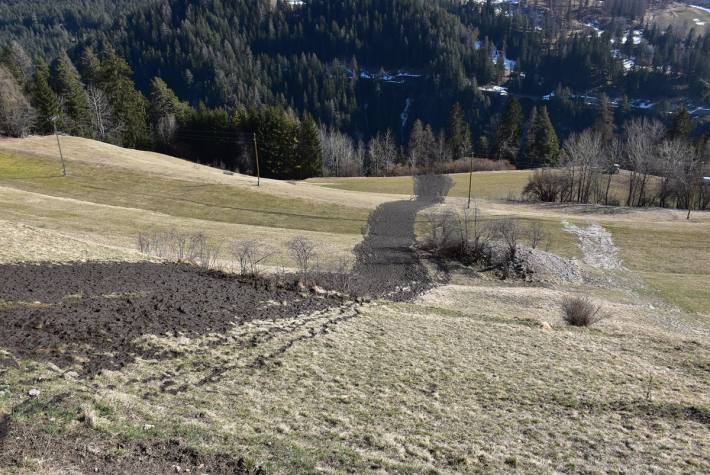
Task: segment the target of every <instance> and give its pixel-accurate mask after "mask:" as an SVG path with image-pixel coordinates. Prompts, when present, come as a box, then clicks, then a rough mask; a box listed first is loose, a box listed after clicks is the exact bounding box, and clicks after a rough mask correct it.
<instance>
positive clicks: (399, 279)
mask: <svg viewBox="0 0 710 475" xmlns="http://www.w3.org/2000/svg"><path fill="white" fill-rule="evenodd" d="M451 186H452V180H451V178H449V177H447V176H443V175H417V176H414V177H413V195H412V196H413V198H414V199H411V200H402V201H391V202H388V203H383V204H381V205H379V206H378V207H377V208H376V209H375V210H374V211H373V212H372V213H371V214H370V217H369V218H368V221H367V226H366V229H365V237H364V239H363V241H362V243H360V244H359V245H358V246H357V247H356V248H355V249H354V251H353V252H354V254H355V265H354V267H353V273H352V274H353V281H354V287H355V289H356V293H358V294H368V295H374V296H378V297H387V298H389V299H391V300H406V299H409V298H412V297H415V296H416V295H418V294H420V293H421V292H423V291H424V290H427V289H428V288H430V287H431V285H432V284H433V280H432V278H431V276H430V275H429V272H428V271H427V269H426V267H425V266H424V264H423V263H422V262H421V260H420V259H419V256H418V254H417V252H416V251H415V249H414V245H415V244H416V242H417V236H416V229H415V227H416V220H417V214H418V213H419V212H420V211H421V210H423V209H425V208H427V207H429V206H432V205H434V204H436V203H439V202H441V201H443V199H444V198H445V197H446V195H447V194H448V192H449V190H450V189H451Z"/></svg>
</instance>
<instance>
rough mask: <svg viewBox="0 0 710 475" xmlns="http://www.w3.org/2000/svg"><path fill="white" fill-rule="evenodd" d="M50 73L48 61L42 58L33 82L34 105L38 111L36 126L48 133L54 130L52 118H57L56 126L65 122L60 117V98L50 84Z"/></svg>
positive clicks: (60, 126) (40, 130)
mask: <svg viewBox="0 0 710 475" xmlns="http://www.w3.org/2000/svg"><path fill="white" fill-rule="evenodd" d="M49 80H50V75H49V66H47V63H45V62H44V61H42V60H40V61H39V62H38V63H37V66H36V68H35V75H34V80H33V82H32V105H33V106H34V107H35V109H36V111H37V119H36V128H37V130H38V131H39V132H40V133H44V134H48V133H51V132H53V131H54V125H53V124H52V118H53V117H54V118H56V127H57V128H58V129H61V128H62V126H63V124H62V120H61V117H60V107H59V99H58V98H57V95H56V94H55V93H54V91H53V90H52V88H51V87H50V85H49Z"/></svg>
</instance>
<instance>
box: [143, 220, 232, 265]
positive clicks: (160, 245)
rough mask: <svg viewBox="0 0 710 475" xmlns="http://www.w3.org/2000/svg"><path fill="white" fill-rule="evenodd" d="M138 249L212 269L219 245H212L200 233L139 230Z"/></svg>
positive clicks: (145, 252)
mask: <svg viewBox="0 0 710 475" xmlns="http://www.w3.org/2000/svg"><path fill="white" fill-rule="evenodd" d="M136 245H137V247H138V250H139V251H140V252H142V253H144V254H150V255H152V256H155V257H159V258H161V259H169V260H174V261H178V262H190V263H191V264H194V265H197V266H199V267H202V268H203V269H214V268H216V265H217V258H218V257H219V247H218V246H214V245H212V244H211V243H210V242H209V241H208V239H207V237H206V236H205V235H204V234H202V233H196V234H192V235H189V234H184V233H180V232H178V231H176V230H175V229H172V230H170V231H167V232H165V231H153V232H148V231H141V232H139V233H138V236H137V238H136Z"/></svg>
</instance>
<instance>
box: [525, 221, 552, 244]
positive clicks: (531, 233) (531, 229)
mask: <svg viewBox="0 0 710 475" xmlns="http://www.w3.org/2000/svg"><path fill="white" fill-rule="evenodd" d="M545 238H547V233H546V232H545V228H544V226H543V225H542V223H541V222H540V221H533V222H531V223H530V225H529V226H528V241H529V242H530V247H532V248H533V249H536V248H537V246H538V245H539V244H540V243H542V242H543V241H544V240H545Z"/></svg>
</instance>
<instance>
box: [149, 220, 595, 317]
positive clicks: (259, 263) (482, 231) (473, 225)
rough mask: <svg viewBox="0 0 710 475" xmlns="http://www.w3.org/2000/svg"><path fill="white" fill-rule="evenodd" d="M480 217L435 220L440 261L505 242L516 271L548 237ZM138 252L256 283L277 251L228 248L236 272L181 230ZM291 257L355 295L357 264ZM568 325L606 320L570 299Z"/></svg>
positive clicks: (305, 251) (294, 248)
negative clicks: (527, 249)
mask: <svg viewBox="0 0 710 475" xmlns="http://www.w3.org/2000/svg"><path fill="white" fill-rule="evenodd" d="M479 220H480V213H479V211H478V209H477V208H474V209H473V210H471V212H466V213H464V214H463V216H462V215H459V214H452V213H444V214H439V215H436V217H432V233H431V235H430V238H429V240H428V245H429V247H430V249H432V250H434V251H436V252H437V253H439V255H441V256H446V257H455V258H457V259H462V260H469V261H470V262H486V263H487V264H490V263H491V262H490V261H491V251H490V247H491V241H492V240H494V239H502V240H503V242H505V245H506V246H507V257H506V259H507V260H508V262H507V263H506V264H505V266H504V271H505V272H508V271H507V269H509V268H511V267H514V266H511V262H514V261H515V253H516V249H517V246H518V242H519V241H520V240H521V239H522V238H524V237H525V238H527V240H528V243H529V244H530V246H531V247H533V248H535V247H536V246H537V245H538V244H539V243H541V242H542V241H543V240H544V239H548V244H549V236H548V235H547V234H546V233H545V232H544V231H543V230H542V228H541V225H540V223H531V224H530V226H528V227H527V228H525V227H523V226H521V225H520V224H519V223H518V222H517V221H515V220H511V219H503V220H495V221H492V222H489V223H486V224H485V225H481V226H480V227H479ZM137 247H138V250H139V251H140V252H142V253H145V254H150V255H153V256H155V257H158V258H161V259H166V260H170V261H177V262H186V263H190V264H192V265H196V266H199V267H201V268H203V269H205V270H232V271H236V272H238V273H239V274H240V275H241V276H244V277H251V278H258V277H261V276H262V274H263V271H264V267H263V264H264V262H265V261H266V260H267V259H270V258H272V257H274V256H275V254H276V253H277V251H276V250H274V249H272V248H269V247H266V246H263V245H261V244H259V242H258V241H255V240H235V241H232V242H231V243H229V246H228V254H229V256H230V257H231V258H232V262H233V263H234V264H233V267H232V268H231V269H224V268H223V267H222V266H221V265H220V264H219V260H218V257H219V256H220V254H221V247H220V246H217V245H214V244H212V243H211V242H210V241H209V240H208V239H207V237H206V236H205V235H204V234H203V233H192V234H190V233H181V232H178V231H177V230H174V229H173V230H170V231H149V232H141V233H139V234H138V236H137ZM287 252H288V254H289V256H290V257H291V259H293V262H294V263H295V264H296V267H297V269H298V275H297V276H296V277H297V278H298V280H299V282H300V283H302V284H303V285H313V286H315V285H323V286H324V287H327V288H331V289H333V290H337V291H339V292H342V293H350V292H351V291H352V290H353V285H352V283H353V274H352V268H353V260H352V259H340V260H338V261H337V262H336V266H335V269H333V270H332V271H330V272H324V271H322V270H321V269H320V265H319V256H318V253H317V252H316V247H315V244H314V243H313V242H312V241H311V240H309V239H308V238H305V237H303V236H297V237H295V238H293V239H292V240H290V241H289V242H288V243H287ZM277 274H278V278H279V280H284V281H285V280H288V275H287V273H286V271H285V269H284V268H283V267H281V268H280V269H279V272H277ZM562 315H563V318H564V320H565V321H566V322H567V323H568V324H570V325H573V326H585V327H586V326H590V325H593V324H594V323H596V322H598V321H600V320H602V319H603V318H605V315H604V314H603V313H602V312H601V307H600V306H598V305H595V304H594V303H593V302H592V301H591V300H589V299H588V298H584V297H569V298H565V299H564V300H563V302H562Z"/></svg>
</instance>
